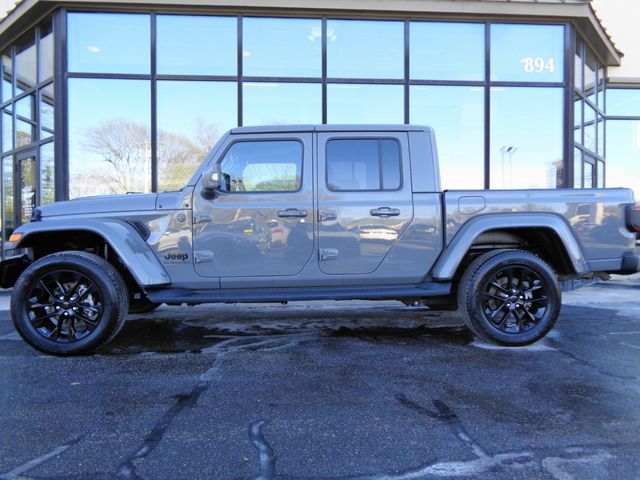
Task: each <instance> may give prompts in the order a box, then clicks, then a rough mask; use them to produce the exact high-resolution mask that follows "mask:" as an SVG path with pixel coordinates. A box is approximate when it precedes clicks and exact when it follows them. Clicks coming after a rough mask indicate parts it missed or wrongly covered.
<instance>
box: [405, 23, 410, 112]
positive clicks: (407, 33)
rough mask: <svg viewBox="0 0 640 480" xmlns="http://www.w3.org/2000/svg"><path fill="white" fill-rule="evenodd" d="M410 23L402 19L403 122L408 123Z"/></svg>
mask: <svg viewBox="0 0 640 480" xmlns="http://www.w3.org/2000/svg"><path fill="white" fill-rule="evenodd" d="M410 28H411V25H410V22H409V20H405V21H404V123H406V124H409V123H410V121H411V118H410V109H411V103H410V96H409V95H410V91H411V89H410V87H409V85H410V84H409V77H410V76H411V55H410V48H411V31H410Z"/></svg>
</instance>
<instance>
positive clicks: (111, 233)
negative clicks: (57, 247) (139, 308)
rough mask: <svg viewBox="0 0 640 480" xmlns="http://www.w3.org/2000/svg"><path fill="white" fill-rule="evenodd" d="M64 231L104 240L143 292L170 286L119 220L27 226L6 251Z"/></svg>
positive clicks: (140, 241) (152, 258)
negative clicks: (86, 234)
mask: <svg viewBox="0 0 640 480" xmlns="http://www.w3.org/2000/svg"><path fill="white" fill-rule="evenodd" d="M65 231H76V232H77V231H85V232H91V233H94V234H96V235H98V236H100V237H101V238H103V239H104V241H105V242H106V243H107V245H109V247H110V248H111V249H112V250H113V251H114V252H115V253H117V254H118V256H119V257H120V258H121V259H122V261H123V262H124V263H125V265H126V266H127V268H128V269H129V272H130V273H131V275H132V276H133V278H134V279H135V281H136V282H137V283H138V285H139V286H140V287H142V288H145V287H155V286H160V285H167V284H169V283H171V281H170V278H169V275H168V274H167V272H166V271H165V269H164V267H163V266H162V264H161V263H160V261H159V260H158V258H157V257H156V256H155V255H154V253H153V251H152V250H151V248H150V247H149V245H147V243H146V242H145V241H144V239H143V238H142V237H141V236H140V233H138V231H136V229H135V228H134V227H132V226H131V225H129V224H128V223H126V222H123V221H121V220H116V219H107V218H104V219H100V220H93V219H90V218H82V219H79V218H78V219H72V220H66V219H64V220H46V221H41V222H32V223H27V224H26V225H22V226H21V227H19V228H18V229H16V230H15V232H14V233H22V234H23V237H22V238H21V239H20V241H19V242H16V244H10V245H7V247H8V248H12V249H19V248H24V247H25V246H28V245H29V243H30V242H29V239H30V238H33V236H34V235H37V234H42V233H47V232H55V233H60V232H65Z"/></svg>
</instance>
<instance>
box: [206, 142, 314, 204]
mask: <svg viewBox="0 0 640 480" xmlns="http://www.w3.org/2000/svg"><path fill="white" fill-rule="evenodd" d="M291 141H294V142H298V143H299V144H300V147H301V151H300V153H301V155H300V175H299V177H300V184H299V185H298V188H297V189H296V190H251V191H247V190H245V191H243V192H238V191H226V190H220V189H216V192H217V193H219V194H222V195H238V194H240V195H247V194H251V195H254V194H258V195H264V194H267V195H270V194H273V193H299V192H300V191H302V188H303V186H304V158H305V149H304V141H303V140H302V139H301V138H300V137H283V138H265V139H262V138H247V139H242V138H237V139H234V140H231V142H229V144H228V145H227V146H226V147H225V149H224V150H223V152H222V153H221V154H220V156H219V157H218V158H217V159H216V160H215V161H214V162H213V165H215V166H217V167H218V168H219V169H220V172H221V173H222V168H221V166H222V162H223V160H224V159H225V157H226V156H227V153H229V150H231V148H233V146H234V145H236V144H238V143H250V142H262V143H264V142H291Z"/></svg>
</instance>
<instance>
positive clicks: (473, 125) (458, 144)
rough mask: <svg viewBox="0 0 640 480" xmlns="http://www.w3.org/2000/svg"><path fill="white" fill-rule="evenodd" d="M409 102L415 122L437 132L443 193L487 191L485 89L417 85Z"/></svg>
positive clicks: (412, 118) (412, 88)
mask: <svg viewBox="0 0 640 480" xmlns="http://www.w3.org/2000/svg"><path fill="white" fill-rule="evenodd" d="M409 99H410V102H411V111H410V113H411V117H410V118H411V123H413V124H417V125H428V126H430V127H433V128H434V130H435V132H436V136H437V142H438V156H439V163H440V175H441V179H442V188H443V190H444V189H454V188H458V189H465V188H468V189H474V188H480V189H481V188H484V153H483V152H484V89H483V88H482V87H457V86H456V87H453V86H426V85H425V86H422V85H420V86H417V85H414V86H412V87H411V94H410V96H409ZM461 171H463V172H464V175H461V174H460V172H461Z"/></svg>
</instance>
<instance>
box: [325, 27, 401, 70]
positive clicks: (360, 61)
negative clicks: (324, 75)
mask: <svg viewBox="0 0 640 480" xmlns="http://www.w3.org/2000/svg"><path fill="white" fill-rule="evenodd" d="M327 68H328V76H329V77H333V78H402V77H403V76H404V25H403V23H402V22H388V21H362V20H329V21H328V22H327Z"/></svg>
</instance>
